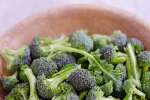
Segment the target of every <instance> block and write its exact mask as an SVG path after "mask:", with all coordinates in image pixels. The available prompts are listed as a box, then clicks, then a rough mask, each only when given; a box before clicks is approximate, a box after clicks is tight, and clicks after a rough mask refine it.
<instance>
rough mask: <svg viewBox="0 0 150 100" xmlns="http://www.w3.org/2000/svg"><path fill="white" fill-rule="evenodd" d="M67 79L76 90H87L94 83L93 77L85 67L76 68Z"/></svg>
mask: <svg viewBox="0 0 150 100" xmlns="http://www.w3.org/2000/svg"><path fill="white" fill-rule="evenodd" d="M68 81H69V82H70V83H71V84H72V85H73V87H74V88H75V89H76V90H77V91H83V90H88V89H91V88H92V87H94V86H95V85H96V81H95V79H94V78H93V77H92V76H91V74H90V73H89V72H88V71H87V70H85V69H78V70H76V71H75V72H73V73H71V75H70V76H69V78H68Z"/></svg>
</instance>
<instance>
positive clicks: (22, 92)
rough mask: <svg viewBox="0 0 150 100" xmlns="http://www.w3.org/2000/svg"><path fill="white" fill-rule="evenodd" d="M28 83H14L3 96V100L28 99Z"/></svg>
mask: <svg viewBox="0 0 150 100" xmlns="http://www.w3.org/2000/svg"><path fill="white" fill-rule="evenodd" d="M28 97H29V85H28V84H27V83H20V84H18V85H16V86H15V87H14V88H13V89H12V90H11V92H10V93H9V94H8V95H7V96H6V97H5V100H28Z"/></svg>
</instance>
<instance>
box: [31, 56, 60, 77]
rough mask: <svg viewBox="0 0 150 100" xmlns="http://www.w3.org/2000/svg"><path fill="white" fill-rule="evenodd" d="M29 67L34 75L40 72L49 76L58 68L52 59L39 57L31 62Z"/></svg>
mask: <svg viewBox="0 0 150 100" xmlns="http://www.w3.org/2000/svg"><path fill="white" fill-rule="evenodd" d="M31 69H32V71H33V73H34V74H35V75H36V76H37V75H42V74H43V75H45V76H49V75H52V74H54V73H56V72H57V69H58V68H57V65H56V63H55V62H54V61H53V60H51V59H48V58H44V57H41V58H38V59H35V60H34V61H33V62H32V64H31Z"/></svg>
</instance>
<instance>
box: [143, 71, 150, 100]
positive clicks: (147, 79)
mask: <svg viewBox="0 0 150 100" xmlns="http://www.w3.org/2000/svg"><path fill="white" fill-rule="evenodd" d="M141 83H142V90H143V92H144V93H145V94H146V97H147V99H150V72H144V73H143V76H142V80H141Z"/></svg>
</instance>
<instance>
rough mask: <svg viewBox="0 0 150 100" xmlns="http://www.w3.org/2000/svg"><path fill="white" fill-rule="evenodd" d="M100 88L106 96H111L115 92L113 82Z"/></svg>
mask: <svg viewBox="0 0 150 100" xmlns="http://www.w3.org/2000/svg"><path fill="white" fill-rule="evenodd" d="M100 88H101V90H102V91H103V92H104V95H105V96H109V95H111V93H112V92H113V82H112V81H109V82H107V83H106V84H104V85H102V86H101V87H100Z"/></svg>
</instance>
